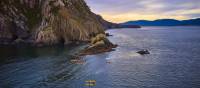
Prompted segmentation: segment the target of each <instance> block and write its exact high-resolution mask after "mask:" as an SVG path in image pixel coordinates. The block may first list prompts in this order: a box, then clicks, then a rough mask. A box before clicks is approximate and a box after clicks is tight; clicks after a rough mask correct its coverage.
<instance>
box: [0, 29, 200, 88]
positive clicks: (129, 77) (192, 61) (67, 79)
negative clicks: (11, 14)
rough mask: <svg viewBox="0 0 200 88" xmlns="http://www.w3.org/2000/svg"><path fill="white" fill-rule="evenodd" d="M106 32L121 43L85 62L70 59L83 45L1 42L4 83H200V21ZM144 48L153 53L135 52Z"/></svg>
mask: <svg viewBox="0 0 200 88" xmlns="http://www.w3.org/2000/svg"><path fill="white" fill-rule="evenodd" d="M107 32H109V33H110V34H112V35H113V36H111V37H109V39H110V40H111V41H112V42H113V43H116V44H118V45H119V47H117V48H116V50H115V51H113V52H109V53H102V54H98V55H91V56H85V57H84V58H83V60H84V61H85V63H83V64H73V63H71V61H70V60H71V59H70V55H71V54H72V53H74V52H75V51H76V50H77V49H79V48H81V46H65V47H43V48H34V47H24V48H22V47H20V46H19V47H0V88H200V27H143V28H142V29H113V30H108V31H107ZM141 49H148V50H149V51H150V53H151V54H149V55H144V56H141V55H139V54H137V53H135V52H137V51H138V50H141ZM87 80H95V81H96V85H95V86H92V87H89V86H86V84H87V83H86V82H85V81H87Z"/></svg>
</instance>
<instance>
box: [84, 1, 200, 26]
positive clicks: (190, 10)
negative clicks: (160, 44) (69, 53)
mask: <svg viewBox="0 0 200 88" xmlns="http://www.w3.org/2000/svg"><path fill="white" fill-rule="evenodd" d="M86 2H87V4H88V5H89V6H90V8H91V9H92V11H93V12H95V13H97V14H100V15H102V16H103V17H104V18H105V19H107V20H109V21H113V22H123V21H128V20H141V19H145V20H155V19H162V18H173V19H179V20H183V19H189V18H195V17H200V15H199V14H200V5H199V4H200V0H86Z"/></svg>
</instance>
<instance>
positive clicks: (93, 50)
mask: <svg viewBox="0 0 200 88" xmlns="http://www.w3.org/2000/svg"><path fill="white" fill-rule="evenodd" d="M116 47H117V45H114V44H112V43H111V42H110V41H109V40H108V39H107V38H106V35H105V34H98V35H95V36H93V37H92V39H91V42H90V46H88V47H86V48H85V49H84V50H83V51H81V52H80V53H79V56H83V55H91V54H98V53H102V52H110V51H113V50H114V49H113V48H116Z"/></svg>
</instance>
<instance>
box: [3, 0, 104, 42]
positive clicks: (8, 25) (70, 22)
mask: <svg viewBox="0 0 200 88" xmlns="http://www.w3.org/2000/svg"><path fill="white" fill-rule="evenodd" d="M0 6H1V7H2V8H0V44H12V43H13V42H15V40H18V39H22V40H24V41H25V42H29V43H36V44H38V43H39V44H46V45H53V44H57V43H65V44H68V43H70V42H73V41H89V40H90V38H91V37H92V35H96V34H99V33H104V27H103V26H102V24H101V23H100V22H99V20H98V18H97V17H96V15H95V14H94V13H92V12H91V11H90V9H89V7H88V6H87V5H86V3H85V2H84V0H1V1H0Z"/></svg>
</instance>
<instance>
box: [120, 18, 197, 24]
mask: <svg viewBox="0 0 200 88" xmlns="http://www.w3.org/2000/svg"><path fill="white" fill-rule="evenodd" d="M121 24H122V25H140V26H200V18H197V19H189V20H175V19H159V20H154V21H148V20H138V21H128V22H125V23H121Z"/></svg>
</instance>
